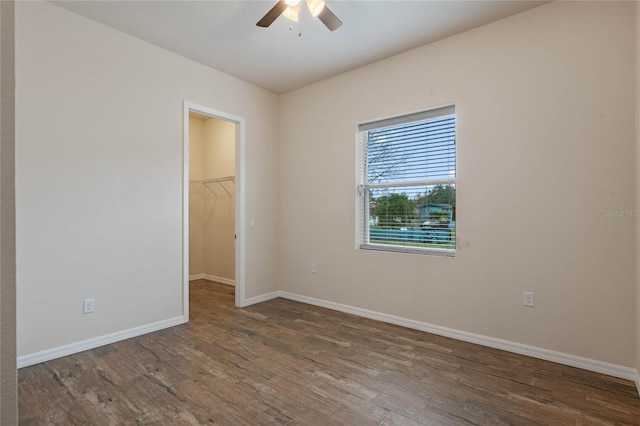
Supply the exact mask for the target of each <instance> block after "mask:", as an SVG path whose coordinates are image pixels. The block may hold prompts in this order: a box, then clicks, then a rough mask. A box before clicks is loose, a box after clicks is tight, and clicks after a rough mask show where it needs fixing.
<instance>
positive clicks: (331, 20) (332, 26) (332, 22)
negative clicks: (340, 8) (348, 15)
mask: <svg viewBox="0 0 640 426" xmlns="http://www.w3.org/2000/svg"><path fill="white" fill-rule="evenodd" d="M318 19H320V20H321V21H322V23H323V24H325V25H326V26H327V28H329V30H331V31H335V30H337V29H338V28H340V27H341V26H342V21H341V20H340V19H338V17H337V16H336V15H335V14H334V13H333V12H332V11H331V10H329V8H328V7H327V5H325V6H324V7H323V8H322V11H321V12H320V13H319V14H318Z"/></svg>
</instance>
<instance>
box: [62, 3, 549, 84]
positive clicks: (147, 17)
mask: <svg viewBox="0 0 640 426" xmlns="http://www.w3.org/2000/svg"><path fill="white" fill-rule="evenodd" d="M51 3H53V4H55V5H57V6H60V7H63V8H65V9H67V10H69V11H72V12H75V13H78V14H80V15H83V16H86V17H87V18H90V19H93V20H95V21H98V22H101V23H103V24H106V25H108V26H110V27H113V28H115V29H118V30H120V31H122V32H125V33H127V34H130V35H132V36H134V37H137V38H140V39H142V40H146V41H148V42H149V43H152V44H155V45H157V46H160V47H162V48H165V49H167V50H170V51H172V52H174V53H177V54H179V55H182V56H185V57H187V58H190V59H193V60H194V61H197V62H199V63H201V64H204V65H207V66H209V67H211V68H215V69H217V70H220V71H223V72H225V73H227V74H231V75H233V76H235V77H238V78H240V79H242V80H245V81H248V82H250V83H253V84H256V85H258V86H261V87H263V88H265V89H268V90H270V91H273V92H275V93H284V92H287V91H290V90H294V89H297V88H299V87H302V86H305V85H308V84H311V83H314V82H316V81H319V80H323V79H325V78H328V77H331V76H334V75H337V74H340V73H342V72H345V71H348V70H351V69H354V68H357V67H360V66H362V65H366V64H368V63H371V62H374V61H377V60H379V59H383V58H386V57H389V56H392V55H395V54H398V53H401V52H404V51H406V50H409V49H412V48H414V47H418V46H421V45H424V44H427V43H430V42H433V41H436V40H439V39H442V38H445V37H448V36H451V35H454V34H457V33H460V32H463V31H467V30H469V29H471V28H475V27H479V26H481V25H484V24H487V23H489V22H493V21H496V20H498V19H502V18H505V17H507V16H511V15H514V14H516V13H519V12H522V11H524V10H527V9H531V8H533V7H536V6H539V5H541V4H543V3H545V1H506V0H499V1H398V0H394V1H341V0H326V4H327V6H329V8H330V9H331V10H332V11H333V12H334V13H335V14H336V15H337V16H338V17H339V18H340V19H341V20H342V21H343V22H344V25H343V26H342V27H341V28H339V29H337V30H336V31H334V32H331V31H329V30H328V29H327V28H326V27H325V26H324V25H323V24H322V22H320V21H319V20H318V19H317V18H313V17H312V16H311V14H310V13H309V11H308V10H307V9H306V7H305V6H304V5H303V7H302V8H301V11H302V12H301V19H300V22H299V23H294V22H291V21H289V20H288V19H286V18H285V17H283V16H280V17H279V18H278V19H277V20H276V21H275V22H274V23H273V24H272V25H271V26H270V27H269V28H260V27H257V26H256V25H255V24H256V22H257V21H258V20H259V19H260V18H261V17H262V16H263V15H264V14H265V13H266V12H267V11H268V10H270V9H271V7H272V6H273V5H274V4H275V3H276V0H264V1H245V0H239V1H230V0H224V1H164V0H145V1H105V0H90V1H51ZM290 27H292V29H290ZM299 32H301V33H302V35H301V36H298V33H299Z"/></svg>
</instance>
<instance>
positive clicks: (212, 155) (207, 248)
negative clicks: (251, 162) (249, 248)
mask: <svg viewBox="0 0 640 426" xmlns="http://www.w3.org/2000/svg"><path fill="white" fill-rule="evenodd" d="M243 135H244V119H242V118H240V117H235V116H232V115H230V114H226V113H223V112H220V111H215V110H212V109H210V108H207V107H203V106H200V105H195V104H192V103H188V102H185V104H184V140H183V146H184V152H183V155H184V165H183V167H184V173H183V175H184V176H183V179H184V187H183V281H184V282H183V286H184V292H183V311H184V316H185V320H186V319H188V315H189V282H190V281H192V280H208V281H212V282H217V283H221V284H227V285H231V286H234V287H235V305H236V306H238V307H241V306H243V304H244V244H243V243H244V240H243V235H244V232H243V229H242V224H243V218H244V203H243V200H244V186H243V182H244V179H243V177H244V176H243V163H244V161H243V160H244V149H243V148H244V136H243Z"/></svg>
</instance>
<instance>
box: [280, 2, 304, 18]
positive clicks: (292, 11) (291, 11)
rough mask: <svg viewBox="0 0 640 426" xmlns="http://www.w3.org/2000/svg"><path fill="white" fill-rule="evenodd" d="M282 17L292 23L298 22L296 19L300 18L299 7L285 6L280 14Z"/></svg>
mask: <svg viewBox="0 0 640 426" xmlns="http://www.w3.org/2000/svg"><path fill="white" fill-rule="evenodd" d="M282 16H284V17H285V18H287V19H290V20H292V21H293V22H298V17H299V16H300V5H299V4H298V5H295V6H287V8H286V9H285V10H284V12H282Z"/></svg>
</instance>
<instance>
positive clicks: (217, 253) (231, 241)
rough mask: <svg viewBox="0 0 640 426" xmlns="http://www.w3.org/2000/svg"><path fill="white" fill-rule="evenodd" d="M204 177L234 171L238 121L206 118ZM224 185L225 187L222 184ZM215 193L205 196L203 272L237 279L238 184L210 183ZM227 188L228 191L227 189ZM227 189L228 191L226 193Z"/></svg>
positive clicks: (223, 175) (220, 175) (228, 174)
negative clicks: (236, 195) (236, 125)
mask: <svg viewBox="0 0 640 426" xmlns="http://www.w3.org/2000/svg"><path fill="white" fill-rule="evenodd" d="M204 138H205V144H204V161H205V173H206V176H205V178H207V177H208V178H218V177H227V176H234V175H235V157H236V155H235V146H236V130H235V124H233V123H230V122H228V121H224V120H218V119H209V120H207V121H205V122H204ZM220 185H224V189H223V188H222V187H221V186H220ZM209 187H210V188H211V190H212V191H213V192H215V194H216V197H217V198H214V197H212V196H209V197H207V198H206V202H207V205H206V209H205V212H206V216H205V229H204V233H205V236H206V238H205V240H204V253H205V254H204V259H203V266H204V273H205V274H207V275H210V276H214V277H220V278H225V279H227V280H231V281H233V280H235V205H236V198H235V184H234V183H233V182H223V183H221V184H214V185H209ZM225 189H226V191H225ZM227 191H228V192H229V194H227Z"/></svg>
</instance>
